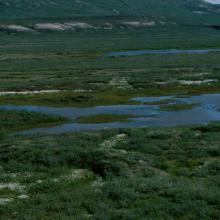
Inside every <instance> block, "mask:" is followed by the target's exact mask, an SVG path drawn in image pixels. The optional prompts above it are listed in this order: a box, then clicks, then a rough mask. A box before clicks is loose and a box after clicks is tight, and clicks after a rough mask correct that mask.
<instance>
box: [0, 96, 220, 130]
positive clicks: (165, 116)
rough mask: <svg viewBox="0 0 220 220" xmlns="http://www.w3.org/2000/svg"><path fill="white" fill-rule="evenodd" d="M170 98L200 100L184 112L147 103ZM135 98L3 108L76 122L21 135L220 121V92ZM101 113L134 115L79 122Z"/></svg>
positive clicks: (183, 100)
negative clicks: (125, 101)
mask: <svg viewBox="0 0 220 220" xmlns="http://www.w3.org/2000/svg"><path fill="white" fill-rule="evenodd" d="M167 99H170V100H171V103H174V104H176V103H188V104H190V103H198V104H199V105H197V106H195V107H194V108H192V109H187V110H180V111H161V110H160V105H157V104H155V105H152V103H151V105H150V104H149V105H148V104H146V103H147V102H154V101H157V102H158V101H163V100H167ZM132 100H136V101H139V102H140V104H138V105H112V106H96V107H86V108H75V107H47V106H33V105H23V106H20V105H4V106H0V108H1V109H6V110H26V111H33V112H40V113H45V114H51V115H59V116H63V117H66V118H68V119H70V120H71V121H72V122H69V123H66V124H62V125H57V126H53V127H43V128H34V129H28V130H25V131H21V132H19V133H21V134H36V133H42V134H45V133H46V134H60V133H65V132H71V131H80V130H100V129H106V128H132V127H171V126H180V125H198V124H206V123H208V122H211V121H220V111H218V110H219V109H220V94H204V95H199V96H191V97H182V98H180V97H179V98H178V97H172V96H162V97H136V98H133V99H132ZM98 114H120V115H121V114H129V115H134V117H132V118H130V119H129V121H127V122H114V123H101V124H82V123H76V122H74V120H76V119H77V118H79V117H84V116H92V115H98Z"/></svg>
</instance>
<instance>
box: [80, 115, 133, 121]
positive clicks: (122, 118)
mask: <svg viewBox="0 0 220 220" xmlns="http://www.w3.org/2000/svg"><path fill="white" fill-rule="evenodd" d="M133 117H135V116H134V115H127V114H125V115H118V114H100V115H93V116H88V117H81V118H78V119H77V122H79V123H111V122H126V121H129V119H130V118H133Z"/></svg>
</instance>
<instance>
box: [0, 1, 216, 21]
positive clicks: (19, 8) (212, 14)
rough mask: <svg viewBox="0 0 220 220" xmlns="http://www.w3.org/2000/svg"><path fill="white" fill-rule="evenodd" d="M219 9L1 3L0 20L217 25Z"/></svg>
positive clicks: (187, 4)
mask: <svg viewBox="0 0 220 220" xmlns="http://www.w3.org/2000/svg"><path fill="white" fill-rule="evenodd" d="M218 9H219V7H218V6H214V5H211V4H208V3H205V2H204V1H201V0H175V1H173V0H166V1H164V0H157V1H154V0H138V1H134V0H109V1H102V0H82V1H75V0H62V1H60V0H52V1H51V0H16V1H15V0H0V19H1V20H8V19H9V20H10V19H70V18H79V17H80V18H91V17H93V18H98V17H116V18H118V17H130V18H132V17H139V18H146V17H147V18H149V17H151V18H152V17H160V18H164V17H165V18H168V19H176V20H183V21H189V20H197V21H198V22H199V21H212V22H215V23H216V22H217V21H218V19H216V18H217V17H218V16H219V13H218Z"/></svg>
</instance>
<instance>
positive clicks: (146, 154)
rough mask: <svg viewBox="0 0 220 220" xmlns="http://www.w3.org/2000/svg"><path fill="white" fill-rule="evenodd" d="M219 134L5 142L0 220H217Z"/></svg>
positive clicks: (107, 134) (140, 133)
mask: <svg viewBox="0 0 220 220" xmlns="http://www.w3.org/2000/svg"><path fill="white" fill-rule="evenodd" d="M219 132H220V125H219V124H210V125H208V126H197V127H192V128H173V129H120V130H108V131H103V132H100V133H84V132H82V133H74V134H63V135H57V136H47V135H44V136H29V137H24V136H21V137H18V136H17V137H10V138H6V137H5V138H4V139H3V140H1V142H0V149H1V154H0V155H1V160H0V165H1V174H0V179H1V181H0V186H1V189H0V198H1V199H0V201H1V202H2V201H5V203H6V204H5V205H3V206H2V205H1V206H0V215H1V218H2V219H4V220H9V219H30V218H36V219H48V220H49V219H73V218H76V219H89V218H90V219H118V218H120V219H210V220H211V219H219V216H220V212H219V206H220V200H219V198H220V195H219V192H220V189H219V175H220V173H219V157H220V148H219V142H220V135H219V134H220V133H219ZM9 183H10V184H11V185H10V184H9ZM13 184H14V185H13ZM13 186H14V187H13ZM2 198H4V199H5V200H3V199H2ZM21 198H23V199H21ZM6 199H8V200H6ZM6 201H7V202H6ZM33 207H34V208H33Z"/></svg>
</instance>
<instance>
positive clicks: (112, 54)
mask: <svg viewBox="0 0 220 220" xmlns="http://www.w3.org/2000/svg"><path fill="white" fill-rule="evenodd" d="M211 52H220V49H194V50H178V49H166V50H129V51H119V52H110V53H107V54H106V56H108V57H120V56H139V55H154V54H155V55H166V54H206V53H211Z"/></svg>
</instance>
